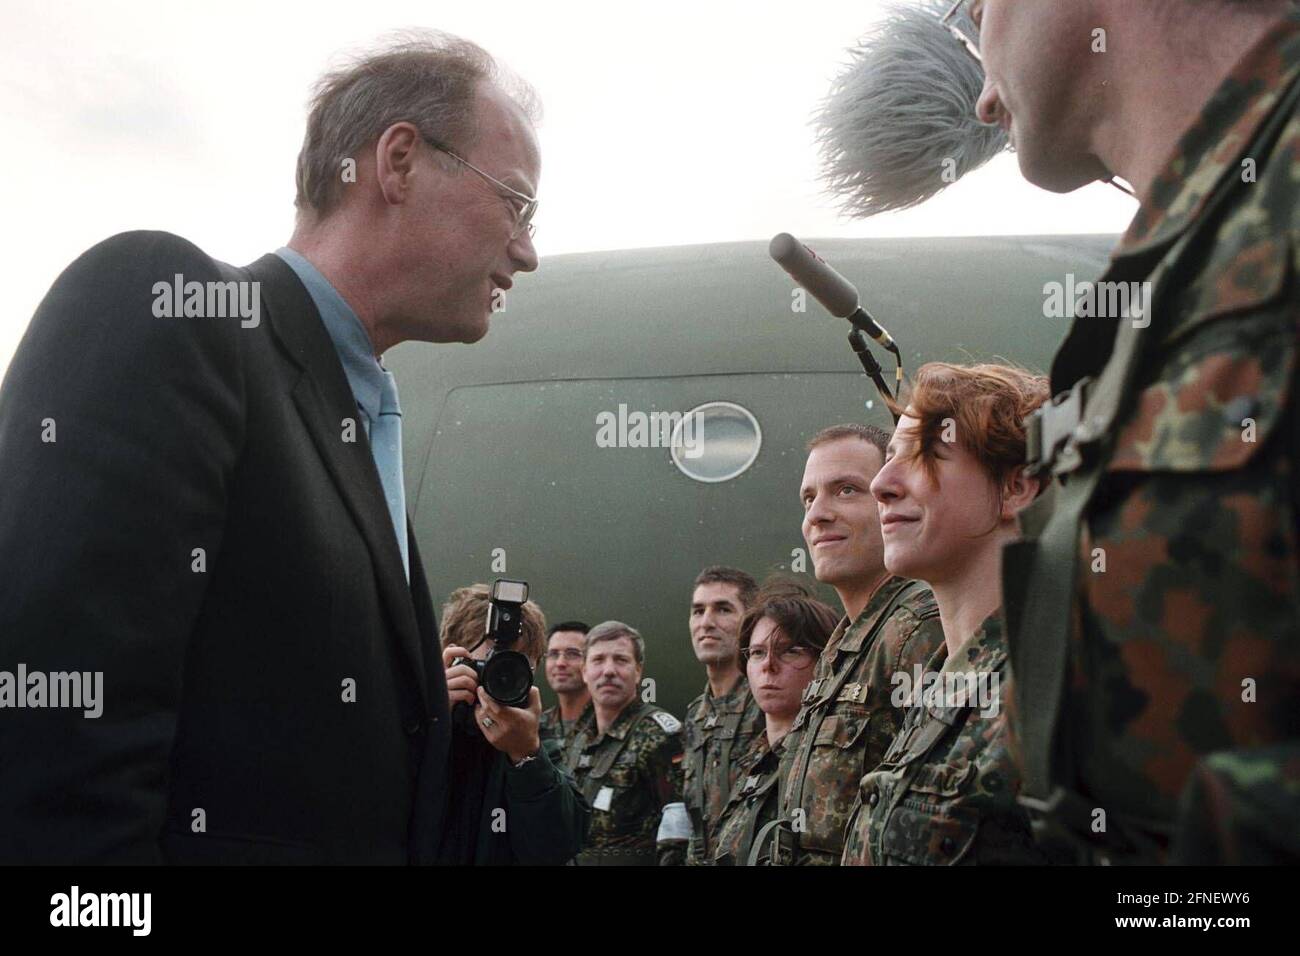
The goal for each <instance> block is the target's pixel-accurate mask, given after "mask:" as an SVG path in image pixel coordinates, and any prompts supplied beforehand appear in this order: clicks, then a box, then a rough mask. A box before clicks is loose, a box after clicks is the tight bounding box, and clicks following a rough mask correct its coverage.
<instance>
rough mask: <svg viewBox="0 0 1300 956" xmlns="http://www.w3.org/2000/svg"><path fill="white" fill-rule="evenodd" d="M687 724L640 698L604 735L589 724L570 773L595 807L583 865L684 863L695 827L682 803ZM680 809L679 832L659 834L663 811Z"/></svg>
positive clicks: (575, 745) (573, 749) (578, 737)
mask: <svg viewBox="0 0 1300 956" xmlns="http://www.w3.org/2000/svg"><path fill="white" fill-rule="evenodd" d="M681 730H682V725H681V721H679V720H678V719H677V718H676V717H674V716H673V715H672V714H670V713H668V712H667V711H666V710H662V709H660V708H658V707H655V706H654V705H652V704H646V703H643V702H641V701H640V700H634V701H632V703H630V704H628V705H627V707H626V708H624V709H623V712H622V713H620V714H619V715H618V717H617V718H615V720H614V722H613V723H612V724H611V725H610V726H609V727H608V728H607V729H606V731H605V733H603V734H601V733H600V732H599V730H598V729H597V727H596V722H595V720H594V719H593V720H591V721H589V722H584V723H583V724H582V725H581V727H580V729H579V730H578V731H577V733H576V734H575V736H574V738H573V741H572V744H571V745H570V747H569V753H568V769H569V771H570V772H571V773H572V774H573V775H574V777H575V778H576V779H577V781H578V789H579V790H581V791H582V795H583V796H584V797H586V799H587V803H589V804H590V805H591V808H592V814H591V827H590V829H589V830H588V833H587V842H586V845H585V847H584V849H583V851H582V853H580V854H579V855H578V865H579V866H654V865H655V864H656V863H657V864H658V865H660V866H673V865H679V864H681V863H684V862H685V859H686V840H687V838H688V837H689V835H690V834H689V824H688V823H687V820H686V810H685V807H684V805H683V804H682V767H681V761H682V733H681ZM673 804H676V806H677V808H678V809H679V810H680V814H681V825H682V826H681V830H682V832H681V833H680V834H678V833H672V834H665V835H662V836H661V829H660V823H661V818H663V817H664V816H665V813H664V810H665V807H670V806H672V805H673Z"/></svg>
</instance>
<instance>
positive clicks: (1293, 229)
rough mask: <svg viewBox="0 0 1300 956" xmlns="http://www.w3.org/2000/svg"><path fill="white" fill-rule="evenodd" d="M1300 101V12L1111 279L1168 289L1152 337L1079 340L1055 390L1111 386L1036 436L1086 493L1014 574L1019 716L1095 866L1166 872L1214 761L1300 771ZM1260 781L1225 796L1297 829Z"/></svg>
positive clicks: (1166, 178)
mask: <svg viewBox="0 0 1300 956" xmlns="http://www.w3.org/2000/svg"><path fill="white" fill-rule="evenodd" d="M1298 102H1300V12H1297V13H1294V14H1292V15H1291V16H1290V17H1289V18H1288V19H1287V20H1286V21H1285V24H1284V25H1283V26H1282V27H1280V28H1279V29H1277V30H1274V31H1272V32H1270V33H1269V34H1268V36H1267V37H1265V39H1264V40H1263V41H1262V43H1261V45H1260V46H1259V47H1258V48H1257V49H1256V50H1254V51H1253V52H1251V53H1250V54H1248V55H1247V56H1246V57H1245V58H1244V59H1243V60H1242V61H1241V63H1239V64H1238V65H1237V66H1236V67H1235V68H1234V70H1233V72H1232V74H1231V76H1230V77H1229V78H1228V79H1227V80H1226V81H1225V82H1224V83H1223V85H1222V86H1221V87H1220V89H1219V90H1218V92H1217V93H1216V94H1215V95H1214V97H1213V98H1212V99H1211V100H1210V101H1209V103H1208V104H1207V105H1206V106H1205V108H1204V110H1203V112H1202V114H1201V117H1200V119H1199V121H1198V122H1197V123H1196V124H1195V125H1194V126H1193V127H1192V128H1191V129H1190V130H1189V131H1188V132H1187V133H1186V134H1185V136H1184V137H1183V139H1182V140H1181V142H1180V143H1179V145H1178V149H1177V153H1176V155H1175V156H1174V158H1173V160H1172V161H1171V163H1170V164H1169V165H1168V166H1167V167H1166V168H1165V170H1164V172H1163V173H1162V174H1161V175H1160V176H1159V177H1158V178H1157V180H1156V181H1155V183H1154V185H1153V188H1152V191H1151V198H1150V199H1149V201H1148V202H1147V203H1146V204H1145V205H1144V206H1143V207H1142V208H1141V209H1140V210H1139V212H1138V214H1137V216H1136V218H1135V219H1134V220H1133V223H1132V224H1131V226H1130V227H1129V230H1128V232H1127V234H1126V235H1125V236H1124V239H1123V241H1122V242H1121V244H1120V246H1119V248H1118V249H1117V250H1116V252H1115V254H1114V256H1113V258H1112V262H1111V266H1110V269H1109V270H1108V272H1107V274H1106V276H1105V277H1104V279H1105V280H1108V281H1116V282H1135V281H1150V282H1151V283H1152V286H1151V288H1152V289H1153V296H1152V301H1151V306H1150V308H1149V312H1148V314H1147V315H1146V316H1144V317H1143V319H1142V321H1143V322H1145V321H1149V322H1150V325H1149V327H1147V328H1139V327H1136V326H1139V325H1140V324H1141V323H1140V322H1129V321H1124V320H1123V319H1115V318H1111V319H1104V318H1091V319H1078V320H1076V321H1075V323H1074V326H1073V328H1072V329H1071V331H1070V334H1069V337H1068V338H1067V339H1066V341H1065V343H1064V345H1063V346H1062V348H1061V351H1060V352H1059V353H1058V355H1057V357H1056V361H1055V363H1054V366H1053V369H1052V385H1053V391H1054V392H1059V391H1061V390H1063V389H1067V388H1070V387H1071V386H1073V385H1075V383H1076V382H1080V381H1081V380H1083V379H1085V377H1087V378H1088V379H1090V384H1089V385H1088V386H1086V387H1076V388H1075V389H1073V390H1072V392H1071V394H1070V396H1069V397H1062V398H1061V399H1060V400H1059V403H1058V404H1057V405H1056V406H1054V407H1051V408H1049V409H1046V410H1045V411H1044V412H1043V413H1042V414H1041V415H1040V416H1039V417H1038V418H1037V420H1035V421H1033V422H1032V427H1031V429H1030V462H1031V464H1034V463H1035V462H1038V463H1042V464H1044V465H1046V466H1049V467H1050V468H1051V469H1052V470H1053V471H1054V472H1055V473H1056V474H1057V475H1060V476H1063V478H1064V481H1063V483H1062V484H1060V485H1058V486H1057V487H1056V488H1055V489H1054V497H1055V498H1056V499H1057V500H1056V502H1055V508H1054V511H1052V512H1051V513H1050V514H1049V513H1048V512H1047V508H1048V505H1047V503H1046V502H1044V503H1042V504H1041V505H1036V506H1035V507H1034V508H1032V509H1030V510H1029V511H1027V512H1026V513H1025V515H1024V524H1025V526H1026V531H1027V540H1026V541H1024V542H1020V543H1017V544H1013V545H1010V546H1008V548H1007V550H1006V552H1005V554H1004V562H1003V563H1004V598H1005V601H1004V603H1005V607H1006V618H1007V622H1008V631H1009V633H1008V640H1009V644H1010V654H1011V665H1012V669H1013V671H1014V673H1015V675H1016V684H1015V693H1014V695H1013V696H1012V698H1011V700H1010V701H1009V707H1010V711H1011V725H1012V729H1013V731H1014V735H1015V739H1014V745H1015V747H1016V750H1017V753H1018V759H1019V760H1020V762H1021V766H1022V769H1023V779H1024V793H1025V796H1026V797H1027V798H1030V799H1029V800H1028V805H1029V806H1030V807H1031V809H1032V810H1033V813H1034V816H1035V818H1036V820H1037V824H1036V825H1037V827H1038V829H1039V835H1040V837H1041V838H1042V839H1043V840H1045V841H1051V842H1054V843H1063V844H1065V845H1069V846H1072V847H1073V848H1074V851H1075V852H1076V853H1077V855H1078V857H1077V858H1078V859H1080V860H1093V861H1097V862H1155V861H1160V860H1162V859H1164V857H1165V855H1166V848H1167V846H1168V842H1169V839H1170V836H1171V833H1172V831H1173V827H1174V818H1175V811H1176V804H1177V801H1178V799H1179V795H1180V792H1181V791H1182V790H1183V788H1184V787H1185V786H1186V785H1187V784H1188V781H1189V777H1191V775H1192V771H1193V767H1194V766H1195V765H1196V764H1197V761H1198V759H1200V758H1202V757H1204V756H1206V755H1209V754H1217V753H1224V752H1229V751H1231V752H1233V756H1232V757H1231V758H1230V759H1231V760H1232V761H1234V762H1236V763H1237V765H1238V766H1241V765H1247V764H1254V765H1256V766H1258V765H1259V764H1260V762H1261V761H1264V762H1266V763H1268V762H1270V761H1271V762H1275V764H1276V768H1277V770H1278V774H1277V776H1276V779H1278V780H1283V779H1285V776H1286V775H1285V773H1283V771H1284V770H1285V768H1286V767H1287V766H1290V767H1294V766H1295V764H1296V759H1297V756H1300V751H1298V750H1297V747H1300V743H1298V742H1297V741H1298V738H1300V720H1298V719H1297V714H1298V713H1300V560H1298V551H1297V549H1298V539H1300V521H1298V517H1300V508H1298V507H1297V505H1298V501H1297V499H1298V491H1297V477H1296V466H1297V461H1296V446H1297V437H1298V435H1300V427H1298V426H1300V418H1298V417H1297V408H1296V405H1297V402H1296V393H1295V391H1294V388H1295V384H1296V383H1295V377H1296V351H1297V342H1296V338H1297V317H1298V316H1300V309H1297V284H1296V283H1297V279H1296V269H1297V268H1298V267H1300V244H1298V243H1300V108H1298V107H1297V103H1298ZM1264 747H1269V748H1271V749H1269V750H1259V751H1258V752H1257V753H1256V754H1255V755H1253V756H1252V753H1251V751H1252V749H1253V748H1264ZM1225 759H1227V758H1225ZM1269 765H1270V766H1272V765H1274V764H1272V763H1270V764H1269ZM1210 767H1211V769H1212V768H1213V764H1211V765H1210ZM1210 779H1212V778H1205V779H1204V780H1202V781H1200V782H1201V783H1202V784H1203V783H1207V782H1208V781H1209V780H1210ZM1222 779H1223V780H1224V781H1226V779H1227V778H1222ZM1255 779H1257V780H1259V781H1260V783H1259V790H1260V792H1259V793H1257V794H1256V793H1254V790H1255V787H1254V786H1253V785H1251V784H1248V783H1247V782H1246V780H1245V779H1244V778H1238V779H1237V781H1236V783H1234V784H1232V785H1227V786H1224V787H1222V788H1217V790H1216V791H1215V792H1217V793H1219V795H1220V796H1221V797H1222V799H1223V800H1225V801H1229V802H1230V803H1233V804H1235V803H1236V801H1238V800H1244V801H1253V803H1254V808H1253V810H1251V811H1250V812H1256V811H1259V812H1262V808H1264V807H1268V806H1275V807H1277V808H1279V812H1280V808H1281V807H1282V806H1285V807H1289V808H1290V809H1288V810H1286V812H1285V813H1284V814H1283V815H1282V816H1280V817H1278V818H1276V823H1275V826H1276V827H1278V828H1282V827H1289V828H1294V827H1295V821H1296V820H1297V819H1300V804H1298V803H1297V801H1296V799H1295V794H1296V789H1295V787H1294V785H1292V786H1291V787H1290V789H1289V790H1288V788H1287V787H1286V786H1283V785H1281V784H1279V785H1277V786H1272V785H1270V784H1269V783H1268V782H1267V781H1268V779H1269V775H1259V774H1257V775H1256V776H1255ZM1290 779H1291V780H1292V781H1294V780H1295V779H1296V778H1295V776H1294V775H1292V776H1291V778H1290ZM1288 793H1289V794H1290V796H1289V797H1288V796H1287V794H1288ZM1189 799H1193V800H1195V799H1199V798H1196V797H1192V798H1189ZM1097 810H1103V811H1105V820H1106V824H1105V830H1104V831H1101V832H1098V833H1094V832H1092V830H1093V828H1092V827H1090V826H1089V822H1090V821H1091V820H1095V819H1096V811H1097ZM1223 812H1225V813H1228V814H1230V815H1233V814H1236V812H1237V811H1236V810H1235V809H1232V810H1224V811H1223ZM1290 859H1291V861H1292V862H1296V858H1295V857H1294V856H1291V857H1290Z"/></svg>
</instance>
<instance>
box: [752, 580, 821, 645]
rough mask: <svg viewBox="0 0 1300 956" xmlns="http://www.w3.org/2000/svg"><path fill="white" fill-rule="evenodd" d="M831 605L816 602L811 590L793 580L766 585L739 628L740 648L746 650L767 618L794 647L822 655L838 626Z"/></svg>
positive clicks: (776, 581) (764, 584) (771, 582)
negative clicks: (761, 623)
mask: <svg viewBox="0 0 1300 956" xmlns="http://www.w3.org/2000/svg"><path fill="white" fill-rule="evenodd" d="M839 617H840V616H839V614H837V613H836V612H835V611H834V610H833V609H832V608H831V607H830V605H828V604H825V603H823V602H822V601H819V600H817V598H816V596H815V595H814V594H813V591H812V589H811V588H809V587H808V586H807V585H805V584H802V583H801V582H799V581H795V580H793V579H792V578H786V577H779V576H774V577H771V578H769V579H768V580H766V581H764V582H763V587H762V588H761V589H759V592H758V595H757V597H756V599H755V601H754V606H753V607H751V608H750V609H749V610H748V611H747V612H746V613H745V619H744V620H743V621H742V622H741V624H740V641H739V647H740V649H741V650H745V649H746V648H748V647H749V641H750V639H751V638H752V637H753V636H754V628H755V627H757V626H758V622H759V621H761V620H763V619H764V618H768V619H769V620H771V621H772V623H773V624H775V625H776V627H777V628H778V629H779V630H780V631H781V634H782V635H783V636H784V637H785V639H786V640H788V641H789V642H790V643H791V644H792V645H793V646H795V647H807V648H809V649H810V650H813V651H815V652H816V653H818V654H820V653H821V652H822V650H824V649H825V647H826V642H827V641H828V640H829V639H830V636H831V632H832V631H834V630H835V625H836V624H837V623H838V622H839Z"/></svg>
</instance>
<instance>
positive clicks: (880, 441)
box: [807, 422, 889, 461]
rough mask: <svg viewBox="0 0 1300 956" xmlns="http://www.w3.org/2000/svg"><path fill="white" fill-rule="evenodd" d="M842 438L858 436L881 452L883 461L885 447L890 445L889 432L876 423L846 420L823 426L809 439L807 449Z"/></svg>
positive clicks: (810, 449)
mask: <svg viewBox="0 0 1300 956" xmlns="http://www.w3.org/2000/svg"><path fill="white" fill-rule="evenodd" d="M841 438H857V439H859V440H860V441H864V442H866V443H867V444H868V445H872V446H874V447H875V449H876V451H878V452H880V460H881V461H884V460H885V449H886V448H888V447H889V432H887V431H885V430H884V429H883V428H879V427H877V426H876V425H860V424H858V423H857V422H845V423H844V424H842V425H831V426H829V427H827V428H823V429H822V430H821V431H819V432H818V433H817V434H816V435H813V437H812V438H810V439H808V445H807V449H808V451H812V450H813V449H814V448H817V447H819V446H821V445H825V444H828V443H830V442H833V441H839V440H840V439H841Z"/></svg>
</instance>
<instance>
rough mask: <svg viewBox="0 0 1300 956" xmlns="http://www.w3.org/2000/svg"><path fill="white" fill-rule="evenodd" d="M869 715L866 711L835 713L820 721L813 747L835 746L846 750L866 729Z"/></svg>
mask: <svg viewBox="0 0 1300 956" xmlns="http://www.w3.org/2000/svg"><path fill="white" fill-rule="evenodd" d="M868 719H869V715H867V714H866V713H860V714H859V713H836V714H831V715H830V716H828V717H827V718H826V719H825V720H823V721H822V724H821V726H820V727H818V728H817V736H816V737H815V738H813V746H814V747H836V748H838V749H840V750H847V749H849V748H850V747H852V746H853V745H854V744H855V743H857V741H858V738H859V737H861V736H862V732H863V731H864V730H866V727H867V722H868Z"/></svg>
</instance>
